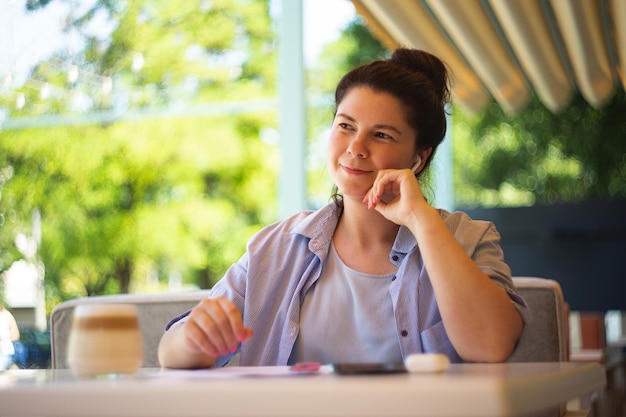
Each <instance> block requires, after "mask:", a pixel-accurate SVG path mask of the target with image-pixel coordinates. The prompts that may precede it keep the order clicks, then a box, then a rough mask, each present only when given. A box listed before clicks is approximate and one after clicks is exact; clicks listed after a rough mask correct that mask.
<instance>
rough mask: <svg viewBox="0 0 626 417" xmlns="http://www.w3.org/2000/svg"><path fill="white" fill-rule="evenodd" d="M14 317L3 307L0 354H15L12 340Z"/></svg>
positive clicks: (0, 313)
mask: <svg viewBox="0 0 626 417" xmlns="http://www.w3.org/2000/svg"><path fill="white" fill-rule="evenodd" d="M12 323H13V317H12V316H11V313H9V312H8V311H7V310H5V309H3V310H2V311H0V355H13V354H14V353H15V348H14V347H13V342H12V341H11V325H12Z"/></svg>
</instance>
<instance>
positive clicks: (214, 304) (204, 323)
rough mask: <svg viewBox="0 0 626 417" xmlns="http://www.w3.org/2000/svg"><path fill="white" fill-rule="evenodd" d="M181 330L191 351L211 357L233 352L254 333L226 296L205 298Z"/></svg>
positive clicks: (192, 311)
mask: <svg viewBox="0 0 626 417" xmlns="http://www.w3.org/2000/svg"><path fill="white" fill-rule="evenodd" d="M182 331H183V336H184V340H185V344H186V345H187V346H188V348H189V349H190V350H191V351H194V352H198V353H201V352H203V353H208V354H210V355H212V356H220V355H222V356H223V355H228V354H229V353H234V352H235V351H236V350H237V347H238V344H239V343H242V342H245V341H246V340H248V339H250V338H251V337H252V335H253V332H252V330H251V329H249V328H247V327H244V325H243V319H242V317H241V313H240V312H239V310H238V309H237V307H236V306H235V304H233V303H232V302H231V301H230V300H227V299H226V298H224V297H218V298H207V299H205V300H202V301H201V302H200V303H199V304H198V305H197V306H196V307H194V308H193V309H192V310H191V313H190V314H189V318H188V319H187V321H186V322H185V323H184V324H183V330H182Z"/></svg>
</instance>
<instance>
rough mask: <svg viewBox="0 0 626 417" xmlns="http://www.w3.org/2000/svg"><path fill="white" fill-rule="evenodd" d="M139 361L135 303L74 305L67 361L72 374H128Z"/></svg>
mask: <svg viewBox="0 0 626 417" xmlns="http://www.w3.org/2000/svg"><path fill="white" fill-rule="evenodd" d="M142 361H143V346H142V340H141V332H140V329H139V319H138V316H137V309H136V307H135V306H133V305H130V304H93V305H88V304H83V305H80V306H77V307H76V308H75V309H74V317H73V319H72V328H71V331H70V340H69V346H68V350H67V362H68V363H69V365H70V368H71V369H72V370H73V371H74V373H75V374H76V375H78V376H98V375H117V374H132V373H135V372H137V370H138V369H139V367H140V366H141V363H142Z"/></svg>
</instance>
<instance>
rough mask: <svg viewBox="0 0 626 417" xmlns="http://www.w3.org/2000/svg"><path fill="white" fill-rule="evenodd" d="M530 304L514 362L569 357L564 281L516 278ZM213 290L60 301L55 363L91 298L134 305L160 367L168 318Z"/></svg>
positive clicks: (54, 323)
mask: <svg viewBox="0 0 626 417" xmlns="http://www.w3.org/2000/svg"><path fill="white" fill-rule="evenodd" d="M513 282H514V284H515V286H516V288H517V289H518V291H519V293H520V294H521V296H522V297H524V299H525V300H526V302H527V303H528V307H529V309H530V312H531V321H530V323H528V325H527V326H526V328H525V329H524V333H523V334H522V337H521V339H520V341H519V342H518V344H517V347H516V349H515V352H514V353H513V355H512V356H511V357H510V358H509V362H559V361H567V360H568V348H567V341H568V337H569V336H568V332H567V324H568V323H567V314H566V312H565V302H564V300H563V293H562V292H561V287H560V285H559V284H558V282H556V281H553V280H550V279H544V278H534V277H514V278H513ZM208 294H209V291H208V290H203V291H192V292H182V293H166V294H122V295H108V296H95V297H84V298H77V299H74V300H69V301H65V302H63V303H61V304H59V305H57V306H56V307H55V308H54V310H53V311H52V314H51V316H50V338H51V348H52V367H53V368H68V367H69V366H68V364H67V360H66V352H67V344H68V338H69V331H70V328H71V325H72V315H73V312H74V308H75V307H76V306H77V305H79V304H86V303H109V304H134V305H136V306H137V310H138V314H139V325H140V327H141V333H142V337H143V345H144V361H143V365H142V366H144V367H158V366H159V361H158V357H157V348H158V345H159V340H160V338H161V335H162V334H163V331H164V329H165V325H166V324H167V322H168V321H169V320H170V319H171V318H173V317H175V316H177V315H178V314H181V313H184V312H185V311H187V310H189V309H190V308H192V307H194V306H195V305H196V304H198V302H200V300H202V299H204V298H206V297H207V296H208Z"/></svg>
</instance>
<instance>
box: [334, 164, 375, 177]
mask: <svg viewBox="0 0 626 417" xmlns="http://www.w3.org/2000/svg"><path fill="white" fill-rule="evenodd" d="M340 166H341V168H342V169H343V170H344V171H345V172H346V173H348V174H350V175H367V174H371V173H372V171H369V170H364V169H360V168H355V167H349V166H346V165H340Z"/></svg>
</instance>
